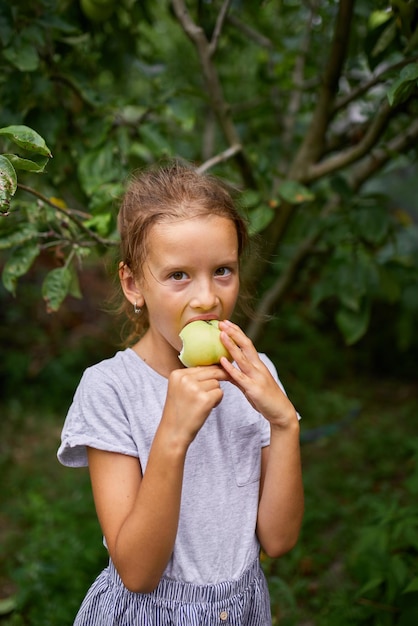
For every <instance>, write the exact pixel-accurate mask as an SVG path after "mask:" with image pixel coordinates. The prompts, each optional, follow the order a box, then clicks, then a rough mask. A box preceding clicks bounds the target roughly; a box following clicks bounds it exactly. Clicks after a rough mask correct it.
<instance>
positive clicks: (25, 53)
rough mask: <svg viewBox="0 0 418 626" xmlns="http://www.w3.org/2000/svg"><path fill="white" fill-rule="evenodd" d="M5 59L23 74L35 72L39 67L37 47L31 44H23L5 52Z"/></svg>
mask: <svg viewBox="0 0 418 626" xmlns="http://www.w3.org/2000/svg"><path fill="white" fill-rule="evenodd" d="M3 55H4V58H5V59H7V61H9V63H11V64H12V65H14V66H15V67H16V68H17V69H18V70H20V71H21V72H34V71H35V70H36V69H37V68H38V66H39V56H38V51H37V50H36V47H35V46H34V45H33V44H31V43H29V42H22V43H20V45H18V46H13V47H10V48H6V49H5V50H3Z"/></svg>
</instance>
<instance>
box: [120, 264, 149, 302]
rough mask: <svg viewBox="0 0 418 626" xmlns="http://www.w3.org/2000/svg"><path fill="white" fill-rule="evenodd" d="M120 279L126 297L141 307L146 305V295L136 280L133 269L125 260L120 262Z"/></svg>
mask: <svg viewBox="0 0 418 626" xmlns="http://www.w3.org/2000/svg"><path fill="white" fill-rule="evenodd" d="M119 280H120V284H121V287H122V291H123V293H124V294H125V298H126V299H127V300H129V302H130V303H131V304H132V305H136V306H139V307H142V306H144V297H143V295H142V292H141V290H140V288H139V287H138V285H137V283H136V281H135V278H134V275H133V273H132V270H131V268H130V267H128V266H127V265H126V263H124V262H123V261H121V262H120V263H119Z"/></svg>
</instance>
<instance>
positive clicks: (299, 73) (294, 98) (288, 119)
mask: <svg viewBox="0 0 418 626" xmlns="http://www.w3.org/2000/svg"><path fill="white" fill-rule="evenodd" d="M316 5H317V2H315V5H314V6H312V7H310V11H311V12H310V16H309V19H308V20H307V22H306V29H305V33H304V36H303V39H302V43H301V47H300V53H299V54H298V56H297V57H296V61H295V65H294V68H293V73H292V83H293V90H292V92H291V95H290V99H289V104H288V107H287V111H286V112H285V114H284V117H283V136H282V143H283V145H284V147H289V146H290V145H291V141H292V138H293V132H294V128H295V123H296V116H297V114H298V112H299V109H300V103H301V100H302V93H303V79H304V74H305V65H306V59H307V56H308V52H309V46H310V43H311V34H312V26H313V20H314V17H315V14H316V11H317V8H318V7H317V6H316Z"/></svg>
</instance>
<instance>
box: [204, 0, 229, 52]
mask: <svg viewBox="0 0 418 626" xmlns="http://www.w3.org/2000/svg"><path fill="white" fill-rule="evenodd" d="M230 4H231V0H224V3H223V5H222V6H221V10H220V11H219V13H218V17H217V20H216V24H215V28H214V30H213V34H212V39H211V42H210V44H209V54H210V56H211V57H212V56H213V55H214V54H215V52H216V49H217V47H218V42H219V37H220V36H221V32H222V28H223V25H224V23H225V20H226V17H227V15H228V11H229V7H230Z"/></svg>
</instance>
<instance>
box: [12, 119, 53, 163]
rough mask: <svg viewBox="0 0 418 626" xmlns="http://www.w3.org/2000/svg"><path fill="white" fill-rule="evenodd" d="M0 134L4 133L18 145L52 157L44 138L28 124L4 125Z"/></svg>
mask: <svg viewBox="0 0 418 626" xmlns="http://www.w3.org/2000/svg"><path fill="white" fill-rule="evenodd" d="M0 135H4V136H5V137H7V139H10V141H13V142H14V143H15V144H17V145H18V146H19V147H21V148H24V149H25V150H28V151H29V152H35V153H36V154H42V155H43V156H46V157H48V158H51V157H52V154H51V151H50V149H49V148H48V146H47V145H46V143H45V140H44V139H43V138H42V137H41V136H40V135H39V134H38V133H37V132H36V131H35V130H33V129H32V128H29V126H24V125H19V126H6V127H4V128H0Z"/></svg>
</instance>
